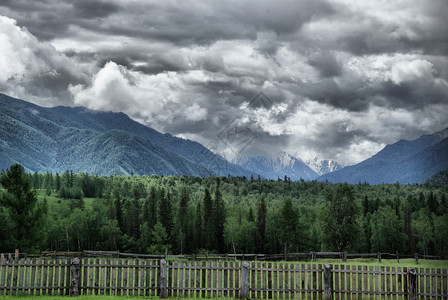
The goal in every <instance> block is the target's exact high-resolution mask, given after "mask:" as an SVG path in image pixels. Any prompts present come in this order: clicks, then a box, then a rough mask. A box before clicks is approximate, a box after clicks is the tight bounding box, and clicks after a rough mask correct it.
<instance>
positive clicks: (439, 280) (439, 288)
mask: <svg viewBox="0 0 448 300" xmlns="http://www.w3.org/2000/svg"><path fill="white" fill-rule="evenodd" d="M441 276H442V273H441V270H440V269H437V278H436V279H437V291H436V292H437V295H442V278H441ZM437 299H442V297H441V296H437Z"/></svg>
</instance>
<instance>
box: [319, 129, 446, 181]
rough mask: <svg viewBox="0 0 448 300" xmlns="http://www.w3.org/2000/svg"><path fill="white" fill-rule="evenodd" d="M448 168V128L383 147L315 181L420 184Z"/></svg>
mask: <svg viewBox="0 0 448 300" xmlns="http://www.w3.org/2000/svg"><path fill="white" fill-rule="evenodd" d="M447 167H448V128H447V129H445V130H442V131H439V132H436V133H434V134H430V135H423V136H421V137H419V138H418V139H415V140H412V141H408V140H399V141H398V142H396V143H394V144H391V145H387V146H386V147H384V149H383V150H381V151H380V152H378V153H377V154H375V155H374V156H372V157H371V158H369V159H366V160H364V161H362V162H360V163H358V164H356V165H353V166H348V167H345V168H343V169H341V170H338V171H335V172H332V173H327V174H324V175H322V176H320V177H318V178H317V180H320V181H325V180H328V181H329V182H348V183H359V182H367V183H370V184H380V183H383V182H384V183H395V182H399V183H402V184H406V183H423V182H424V181H425V180H427V179H428V178H429V177H431V176H432V175H434V174H436V173H437V172H439V171H441V170H443V169H445V168H447Z"/></svg>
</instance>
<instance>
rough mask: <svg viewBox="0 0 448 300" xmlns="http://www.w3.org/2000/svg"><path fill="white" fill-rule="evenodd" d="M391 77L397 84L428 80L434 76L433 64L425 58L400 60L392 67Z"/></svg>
mask: <svg viewBox="0 0 448 300" xmlns="http://www.w3.org/2000/svg"><path fill="white" fill-rule="evenodd" d="M391 78H392V80H393V81H394V82H395V83H397V84H400V83H402V82H403V81H416V80H428V79H431V78H433V65H432V64H431V63H430V62H428V61H426V60H424V59H416V60H412V61H400V62H398V63H396V64H395V65H394V66H393V67H392V70H391Z"/></svg>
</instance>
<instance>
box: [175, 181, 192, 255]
mask: <svg viewBox="0 0 448 300" xmlns="http://www.w3.org/2000/svg"><path fill="white" fill-rule="evenodd" d="M188 202H189V199H188V193H187V190H186V189H185V188H184V189H183V190H182V194H181V197H180V202H179V211H178V215H177V228H178V230H177V233H178V235H179V236H178V245H179V250H180V253H182V254H183V253H184V251H185V250H186V249H187V248H188V247H187V245H186V243H189V241H190V238H191V234H190V231H189V226H188Z"/></svg>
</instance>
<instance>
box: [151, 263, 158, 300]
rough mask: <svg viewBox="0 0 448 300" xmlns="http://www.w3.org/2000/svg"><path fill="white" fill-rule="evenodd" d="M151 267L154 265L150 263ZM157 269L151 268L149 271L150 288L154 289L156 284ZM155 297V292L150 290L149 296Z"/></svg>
mask: <svg viewBox="0 0 448 300" xmlns="http://www.w3.org/2000/svg"><path fill="white" fill-rule="evenodd" d="M151 265H155V263H151ZM157 276H158V275H157V268H152V269H151V286H152V287H156V282H157V280H159V279H158V277H157ZM155 295H156V290H155V289H151V296H155Z"/></svg>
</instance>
